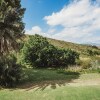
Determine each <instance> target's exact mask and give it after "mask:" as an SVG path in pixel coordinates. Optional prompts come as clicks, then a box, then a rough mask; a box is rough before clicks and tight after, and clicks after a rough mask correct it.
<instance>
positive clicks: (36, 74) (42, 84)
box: [17, 69, 80, 91]
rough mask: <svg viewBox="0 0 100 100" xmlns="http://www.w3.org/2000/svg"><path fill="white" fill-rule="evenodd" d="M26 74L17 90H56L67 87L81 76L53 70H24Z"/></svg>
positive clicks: (75, 73)
mask: <svg viewBox="0 0 100 100" xmlns="http://www.w3.org/2000/svg"><path fill="white" fill-rule="evenodd" d="M24 72H25V75H24V77H23V79H22V81H21V84H20V85H19V86H18V87H17V88H18V89H26V91H29V90H31V89H36V90H38V89H40V90H42V91H43V90H44V89H45V88H46V87H50V88H52V89H56V87H57V86H65V84H67V83H70V82H73V80H74V79H78V78H79V76H80V74H79V73H77V72H66V71H64V70H52V69H24Z"/></svg>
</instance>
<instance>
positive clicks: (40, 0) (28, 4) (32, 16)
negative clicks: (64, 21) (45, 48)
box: [21, 0, 69, 29]
mask: <svg viewBox="0 0 100 100" xmlns="http://www.w3.org/2000/svg"><path fill="white" fill-rule="evenodd" d="M68 2H69V0H21V4H22V6H23V7H25V8H26V12H25V16H24V22H25V23H26V29H31V28H32V27H33V26H37V25H39V26H40V27H41V28H43V29H44V27H47V25H46V23H45V21H44V20H43V18H44V16H47V15H50V14H52V12H57V11H59V10H61V9H62V8H63V6H64V5H67V4H68Z"/></svg>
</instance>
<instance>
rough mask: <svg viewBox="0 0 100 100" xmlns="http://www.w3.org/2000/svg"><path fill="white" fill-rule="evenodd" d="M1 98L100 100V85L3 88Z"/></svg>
mask: <svg viewBox="0 0 100 100" xmlns="http://www.w3.org/2000/svg"><path fill="white" fill-rule="evenodd" d="M0 100H100V86H78V87H73V86H61V87H59V86H58V87H57V88H56V89H52V88H49V87H47V88H46V89H45V90H41V89H38V88H35V89H29V90H28V89H24V90H22V89H18V90H9V89H6V90H1V91H0Z"/></svg>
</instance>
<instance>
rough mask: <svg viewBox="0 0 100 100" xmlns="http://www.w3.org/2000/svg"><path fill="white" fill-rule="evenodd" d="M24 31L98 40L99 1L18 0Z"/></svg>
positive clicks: (87, 41) (83, 41) (62, 37)
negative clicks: (22, 8) (24, 10)
mask: <svg viewBox="0 0 100 100" xmlns="http://www.w3.org/2000/svg"><path fill="white" fill-rule="evenodd" d="M21 3H22V6H23V7H25V8H26V13H25V16H24V19H23V20H24V22H25V23H26V26H25V30H26V32H25V33H26V34H31V35H32V34H36V33H37V34H40V35H43V36H46V37H50V38H55V39H59V40H64V41H70V42H75V43H89V42H92V43H100V0H22V2H21Z"/></svg>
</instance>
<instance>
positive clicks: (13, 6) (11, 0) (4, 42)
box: [0, 0, 25, 54]
mask: <svg viewBox="0 0 100 100" xmlns="http://www.w3.org/2000/svg"><path fill="white" fill-rule="evenodd" d="M24 11H25V9H24V8H21V4H20V0H1V1H0V54H3V53H6V52H8V51H9V50H11V49H17V48H18V44H17V39H19V37H21V36H22V35H23V33H24V23H23V22H22V18H23V14H24Z"/></svg>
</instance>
